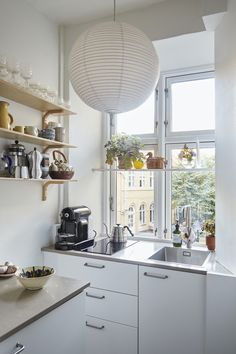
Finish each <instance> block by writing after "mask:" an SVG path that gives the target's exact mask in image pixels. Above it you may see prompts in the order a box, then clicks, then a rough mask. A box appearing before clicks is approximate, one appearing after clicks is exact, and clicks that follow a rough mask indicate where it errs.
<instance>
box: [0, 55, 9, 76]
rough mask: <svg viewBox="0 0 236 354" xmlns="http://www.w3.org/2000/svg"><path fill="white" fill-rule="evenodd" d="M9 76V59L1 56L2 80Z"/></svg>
mask: <svg viewBox="0 0 236 354" xmlns="http://www.w3.org/2000/svg"><path fill="white" fill-rule="evenodd" d="M7 75H8V71H7V57H6V56H5V55H0V78H2V79H4V80H5V79H6V77H7Z"/></svg>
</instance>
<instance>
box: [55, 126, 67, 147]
mask: <svg viewBox="0 0 236 354" xmlns="http://www.w3.org/2000/svg"><path fill="white" fill-rule="evenodd" d="M54 130H55V133H56V136H55V140H57V141H60V142H61V143H63V142H64V141H65V133H66V131H65V128H63V127H57V128H55V129H54Z"/></svg>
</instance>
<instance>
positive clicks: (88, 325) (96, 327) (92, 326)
mask: <svg viewBox="0 0 236 354" xmlns="http://www.w3.org/2000/svg"><path fill="white" fill-rule="evenodd" d="M86 326H87V327H91V328H95V329H104V328H105V326H95V325H92V324H90V323H88V322H87V321H86Z"/></svg>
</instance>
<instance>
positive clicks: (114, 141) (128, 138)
mask: <svg viewBox="0 0 236 354" xmlns="http://www.w3.org/2000/svg"><path fill="white" fill-rule="evenodd" d="M143 146H144V145H143V144H142V143H141V140H140V139H139V138H137V137H135V136H133V135H128V134H117V135H113V136H112V138H111V139H110V140H109V141H108V142H107V143H106V144H105V149H106V163H107V164H109V165H112V164H113V162H115V161H117V160H118V161H119V162H120V161H122V162H123V164H122V165H123V168H125V169H128V168H131V167H132V162H134V161H136V160H139V161H143V160H144V155H143V153H142V152H141V151H140V149H141V148H142V147H143Z"/></svg>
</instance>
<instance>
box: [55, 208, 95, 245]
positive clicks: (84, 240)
mask: <svg viewBox="0 0 236 354" xmlns="http://www.w3.org/2000/svg"><path fill="white" fill-rule="evenodd" d="M90 214H91V210H90V209H89V208H88V207H86V206H84V205H81V206H77V207H67V208H64V209H63V210H62V211H61V225H60V227H59V229H58V233H57V236H56V243H55V248H56V249H59V250H73V249H77V250H79V249H80V247H81V248H83V247H84V246H87V247H88V246H90V243H91V245H92V243H93V242H94V239H90V240H89V234H88V225H89V215H90ZM82 246H83V247H82Z"/></svg>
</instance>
